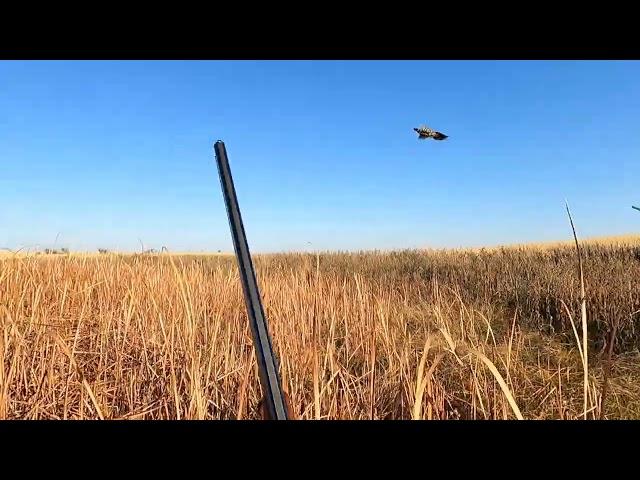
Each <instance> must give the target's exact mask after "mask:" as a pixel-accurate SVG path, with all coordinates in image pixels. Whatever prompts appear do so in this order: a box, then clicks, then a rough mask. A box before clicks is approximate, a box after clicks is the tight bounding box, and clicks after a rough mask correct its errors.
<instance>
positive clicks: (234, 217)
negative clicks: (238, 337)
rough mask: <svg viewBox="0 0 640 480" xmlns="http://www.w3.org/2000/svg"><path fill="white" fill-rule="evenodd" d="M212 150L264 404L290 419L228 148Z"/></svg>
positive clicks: (280, 417)
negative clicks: (232, 173) (240, 282)
mask: <svg viewBox="0 0 640 480" xmlns="http://www.w3.org/2000/svg"><path fill="white" fill-rule="evenodd" d="M213 149H214V151H215V157H216V163H217V164H218V173H219V175H220V183H221V185H222V193H223V195H224V201H225V204H226V207H227V214H228V217H229V226H230V227H231V236H232V238H233V248H234V249H235V252H236V259H237V260H238V269H239V270H240V280H241V281H242V289H243V291H244V298H245V302H246V304H247V314H248V317H249V325H250V326H251V333H252V336H253V345H254V347H255V351H256V359H257V361H258V371H259V375H260V385H261V387H262V395H263V400H264V405H265V408H266V410H267V413H268V416H269V418H270V419H273V420H287V419H288V418H287V409H286V406H285V399H284V395H283V392H282V386H281V383H280V375H279V373H278V361H277V359H276V356H275V355H274V353H273V348H272V346H271V338H270V336H269V329H268V328H267V321H266V318H265V314H264V309H263V307H262V301H261V299H260V291H259V290H258V282H257V281H256V274H255V270H254V268H253V262H252V261H251V254H250V253H249V245H248V243H247V237H246V235H245V232H244V225H243V223H242V216H241V215H240V206H239V205H238V198H237V196H236V189H235V187H234V185H233V178H232V176H231V168H230V167H229V160H228V158H227V149H226V147H225V145H224V142H222V141H221V140H218V141H217V142H216V143H215V144H214V146H213Z"/></svg>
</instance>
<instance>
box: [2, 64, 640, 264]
mask: <svg viewBox="0 0 640 480" xmlns="http://www.w3.org/2000/svg"><path fill="white" fill-rule="evenodd" d="M422 123H424V124H426V125H428V126H430V127H432V128H434V129H437V130H440V131H442V132H444V133H445V134H447V135H449V138H448V139H447V140H446V141H443V142H435V141H418V140H417V138H416V134H415V132H413V130H412V128H413V127H415V126H418V125H420V124H422ZM217 139H222V140H224V141H225V143H226V145H227V150H228V153H229V158H230V162H231V167H232V170H233V174H234V179H235V182H236V189H237V192H238V196H239V201H240V206H241V208H242V213H243V216H244V221H245V227H246V230H247V235H248V238H249V243H250V245H251V247H252V249H253V251H254V252H264V251H283V250H292V249H293V250H302V249H316V248H317V249H371V248H380V249H388V248H405V247H422V246H433V247H443V246H445V247H450V246H468V245H473V246H475V245H493V244H500V243H512V242H528V241H545V240H556V239H567V238H570V230H569V225H568V221H567V218H566V214H565V211H564V199H565V198H566V199H567V200H568V201H569V205H570V207H571V208H572V211H573V214H574V216H575V221H576V223H577V227H578V233H579V234H581V235H583V236H595V235H615V234H624V233H633V232H637V231H639V230H640V212H637V211H635V210H632V209H631V205H632V204H640V187H639V186H638V185H640V62H617V61H616V62H614V61H593V62H579V61H571V62H568V61H549V62H541V61H518V62H506V61H505V62H501V61H414V62H412V61H402V62H400V61H384V62H383V61H380V62H375V61H366V62H365V61H339V62H329V61H304V62H299V61H281V62H275V61H251V62H249V61H237V62H230V61H197V62H196V61H171V62H169V61H166V62H138V61H122V62H112V61H109V62H106V61H94V62H84V61H69V62H57V61H47V62H33V61H31V62H14V61H2V62H0V247H10V248H19V247H31V248H34V247H35V246H38V245H39V246H41V247H45V246H52V245H53V244H54V241H55V239H56V236H57V235H58V234H59V237H58V240H57V246H66V247H67V248H70V249H72V250H95V249H96V248H98V247H104V248H109V249H118V250H134V249H138V248H139V241H138V239H139V238H140V239H142V241H143V242H144V244H145V247H147V248H156V249H160V248H161V247H162V246H163V245H166V246H167V247H168V248H169V249H170V250H174V251H181V250H182V251H184V250H195V251H200V250H209V251H215V250H218V249H221V250H231V249H232V244H231V240H230V234H229V227H228V223H227V217H226V212H225V209H224V203H223V199H222V195H221V191H220V184H219V181H218V176H217V170H216V166H215V163H214V158H213V151H212V144H213V142H214V141H215V140H217ZM307 242H311V245H309V244H308V243H307Z"/></svg>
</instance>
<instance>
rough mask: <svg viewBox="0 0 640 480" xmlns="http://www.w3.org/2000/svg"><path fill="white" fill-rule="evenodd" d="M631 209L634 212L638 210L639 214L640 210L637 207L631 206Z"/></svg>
mask: <svg viewBox="0 0 640 480" xmlns="http://www.w3.org/2000/svg"><path fill="white" fill-rule="evenodd" d="M631 208H633V209H634V210H638V211H639V212H640V208H638V207H634V206H632V207H631Z"/></svg>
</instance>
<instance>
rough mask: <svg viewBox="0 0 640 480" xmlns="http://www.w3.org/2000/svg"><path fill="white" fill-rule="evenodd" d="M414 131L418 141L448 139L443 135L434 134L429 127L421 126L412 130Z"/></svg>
mask: <svg viewBox="0 0 640 480" xmlns="http://www.w3.org/2000/svg"><path fill="white" fill-rule="evenodd" d="M414 130H415V131H416V132H417V133H418V138H419V139H420V140H426V139H427V138H433V139H434V140H444V139H445V138H447V137H448V136H447V135H445V134H444V133H440V132H436V131H435V130H433V129H431V128H429V127H425V126H424V125H421V126H420V127H418V128H414Z"/></svg>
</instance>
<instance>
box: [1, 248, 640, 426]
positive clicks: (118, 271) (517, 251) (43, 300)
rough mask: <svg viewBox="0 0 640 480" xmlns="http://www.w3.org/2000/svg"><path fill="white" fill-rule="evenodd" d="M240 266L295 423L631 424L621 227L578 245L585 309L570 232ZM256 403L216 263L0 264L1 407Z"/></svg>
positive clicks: (95, 414) (37, 259) (232, 415)
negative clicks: (529, 241)
mask: <svg viewBox="0 0 640 480" xmlns="http://www.w3.org/2000/svg"><path fill="white" fill-rule="evenodd" d="M255 262H256V270H257V274H258V278H259V283H260V287H261V291H262V295H263V300H264V305H265V310H266V314H267V318H268V321H269V325H270V329H271V332H272V336H273V341H274V346H275V349H276V351H277V353H278V356H279V358H280V363H281V374H282V379H283V384H284V387H285V389H286V390H287V391H288V392H289V395H290V397H291V401H292V406H293V409H294V410H295V411H296V414H297V415H298V416H299V417H300V418H303V419H370V418H374V419H515V418H524V419H579V418H587V419H594V418H608V419H613V418H640V363H639V362H638V360H640V356H639V354H638V345H640V332H639V331H638V329H636V325H637V324H638V318H639V316H640V287H639V285H638V279H639V278H640V241H638V238H634V237H628V238H624V239H616V240H611V241H608V242H607V241H604V242H603V241H600V242H586V243H585V244H584V246H583V267H584V283H585V290H586V308H585V313H586V317H585V316H583V314H582V312H581V303H580V281H579V274H578V262H577V257H576V251H575V248H574V246H573V245H572V244H571V243H569V244H567V245H552V246H545V247H544V248H538V247H536V246H521V247H508V248H493V249H474V250H471V249H469V250H458V251H428V252H424V251H399V252H387V253H376V252H364V253H358V254H355V253H352V254H348V253H327V254H319V255H317V256H316V255H315V254H287V255H284V254H283V255H262V256H257V258H256V259H255ZM583 320H586V322H585V324H584V325H583ZM583 327H586V337H585V336H584V333H585V330H584V329H583ZM614 330H615V331H614ZM612 339H613V341H612ZM585 347H586V351H585ZM585 358H586V361H583V360H584V359H585ZM258 400H259V394H258V379H257V370H256V367H255V358H254V357H253V347H252V343H251V338H250V333H249V327H248V324H247V320H246V313H245V305H244V300H243V297H242V291H241V286H240V283H239V278H238V272H237V268H236V265H235V259H234V258H233V257H230V256H225V255H211V256H198V255H184V256H182V255H169V254H166V253H164V254H161V255H150V256H144V255H116V254H106V255H73V254H72V255H58V256H55V255H49V256H34V255H11V254H3V255H2V258H0V418H2V419H98V418H101V419H236V418H243V419H245V418H257V416H258V414H257V412H256V408H255V407H256V404H257V402H258Z"/></svg>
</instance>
